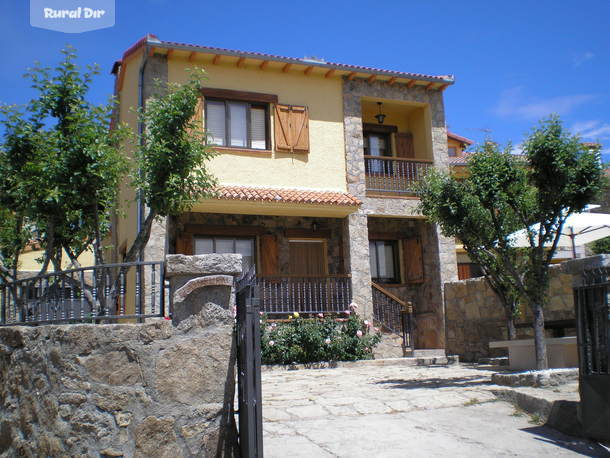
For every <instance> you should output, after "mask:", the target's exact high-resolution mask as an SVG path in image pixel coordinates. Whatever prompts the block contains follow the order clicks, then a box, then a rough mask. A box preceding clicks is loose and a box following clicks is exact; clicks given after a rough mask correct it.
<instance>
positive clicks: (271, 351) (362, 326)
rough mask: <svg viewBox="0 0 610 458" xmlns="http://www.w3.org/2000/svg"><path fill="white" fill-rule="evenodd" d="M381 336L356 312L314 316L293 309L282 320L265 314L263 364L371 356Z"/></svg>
mask: <svg viewBox="0 0 610 458" xmlns="http://www.w3.org/2000/svg"><path fill="white" fill-rule="evenodd" d="M346 312H347V311H346ZM380 340H381V334H380V333H379V332H378V330H377V329H375V330H373V328H372V326H371V325H370V323H368V322H365V321H363V320H362V319H361V318H360V317H359V316H358V314H356V313H345V312H344V313H343V314H342V315H341V316H324V315H323V314H318V315H317V316H316V317H315V318H302V317H300V316H299V314H298V313H295V314H293V315H291V316H290V319H289V321H288V322H283V323H277V322H273V323H269V322H268V320H267V317H266V316H263V317H262V319H261V356H262V362H263V364H293V363H314V362H319V361H356V360H359V359H371V358H372V357H373V349H374V348H375V346H376V345H377V344H378V343H379V341H380Z"/></svg>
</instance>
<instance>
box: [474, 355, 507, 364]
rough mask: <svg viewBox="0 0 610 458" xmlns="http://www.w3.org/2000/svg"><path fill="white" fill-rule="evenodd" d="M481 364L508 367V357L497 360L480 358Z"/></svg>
mask: <svg viewBox="0 0 610 458" xmlns="http://www.w3.org/2000/svg"><path fill="white" fill-rule="evenodd" d="M478 363H479V364H487V365H490V366H508V356H498V357H496V358H479V361H478Z"/></svg>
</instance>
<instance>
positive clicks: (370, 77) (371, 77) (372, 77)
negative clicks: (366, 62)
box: [367, 74, 377, 83]
mask: <svg viewBox="0 0 610 458" xmlns="http://www.w3.org/2000/svg"><path fill="white" fill-rule="evenodd" d="M376 79H377V75H375V74H373V75H371V76H369V77H368V78H367V81H368V82H369V83H372V82H374V81H375V80H376Z"/></svg>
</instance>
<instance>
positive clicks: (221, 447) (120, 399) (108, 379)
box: [0, 255, 241, 458]
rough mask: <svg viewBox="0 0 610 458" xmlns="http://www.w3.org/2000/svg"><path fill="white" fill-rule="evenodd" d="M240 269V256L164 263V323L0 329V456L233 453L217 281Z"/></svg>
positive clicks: (227, 348) (223, 314)
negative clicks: (171, 315)
mask: <svg viewBox="0 0 610 458" xmlns="http://www.w3.org/2000/svg"><path fill="white" fill-rule="evenodd" d="M240 270H241V257H240V256H239V255H226V256H224V257H223V256H222V255H213V256H212V257H210V258H206V257H205V256H203V257H199V256H195V257H184V256H182V257H175V258H168V261H167V272H168V276H169V277H170V278H171V281H172V283H173V284H174V288H173V290H172V292H173V303H174V307H175V309H176V310H177V311H178V312H179V315H180V317H179V320H174V323H172V321H170V320H168V319H162V318H158V319H153V320H148V321H147V322H146V323H144V324H106V325H95V324H78V325H46V326H38V327H26V326H12V327H3V328H0V401H1V402H0V457H5V456H6V457H9V456H11V457H12V456H25V457H29V456H53V457H55V456H92V457H93V456H95V457H99V456H101V457H105V456H107V457H111V456H126V457H171V458H178V457H194V456H197V457H199V456H236V448H235V447H236V430H235V422H234V419H233V399H234V391H235V371H234V367H235V356H236V354H235V352H236V346H235V341H234V336H233V325H234V318H233V313H232V312H231V311H230V307H229V303H228V298H229V297H230V291H231V284H232V282H231V281H229V280H231V278H232V277H230V276H229V277H228V276H226V275H222V274H226V273H229V274H231V275H234V274H235V273H236V272H237V271H240ZM211 301H212V302H211Z"/></svg>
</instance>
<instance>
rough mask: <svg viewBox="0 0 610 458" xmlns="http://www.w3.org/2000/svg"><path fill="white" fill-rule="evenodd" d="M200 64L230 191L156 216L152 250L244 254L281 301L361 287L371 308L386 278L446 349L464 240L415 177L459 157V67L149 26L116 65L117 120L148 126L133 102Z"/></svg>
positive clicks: (151, 256)
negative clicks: (446, 70) (230, 44)
mask: <svg viewBox="0 0 610 458" xmlns="http://www.w3.org/2000/svg"><path fill="white" fill-rule="evenodd" d="M193 66H201V67H204V68H205V70H206V72H207V74H208V80H207V81H206V82H205V87H203V88H202V90H201V94H202V102H203V103H202V107H203V120H204V121H203V122H204V126H205V128H206V129H207V131H208V133H209V134H210V138H211V142H212V143H213V144H214V145H216V149H217V151H218V152H219V153H220V154H219V155H218V156H217V157H215V158H214V159H213V160H211V161H210V163H209V164H208V167H209V170H210V171H211V172H212V173H213V174H214V175H215V176H216V177H217V178H218V180H219V183H220V187H219V189H218V191H219V196H218V198H214V199H206V200H202V201H201V202H198V203H197V204H196V205H195V206H194V207H193V208H192V210H191V212H189V213H185V214H183V215H181V216H180V217H177V218H172V219H168V220H164V221H162V222H160V223H156V224H155V226H154V228H153V232H152V236H151V241H150V243H149V244H148V246H147V248H146V252H145V259H146V260H157V259H162V258H163V257H164V255H165V254H167V253H183V254H202V253H210V252H237V253H241V254H242V255H243V256H244V260H245V263H246V265H248V266H252V265H255V266H256V270H257V275H258V276H259V277H260V278H262V279H263V280H264V281H265V283H264V284H263V286H264V290H263V299H262V300H263V306H265V307H268V308H269V307H271V309H272V310H273V311H281V310H289V308H290V307H291V306H292V305H293V304H294V303H295V301H296V302H297V303H299V304H301V305H302V304H303V303H305V302H306V304H305V305H306V306H307V308H308V310H316V306H317V305H316V303H317V302H319V301H338V302H340V303H341V304H339V305H340V306H341V307H343V306H347V304H348V303H349V302H346V300H349V297H348V296H349V295H350V289H351V295H352V296H353V301H354V302H355V303H357V304H358V305H359V306H360V308H359V312H360V313H362V314H363V315H364V316H365V317H367V318H371V317H372V316H373V292H372V283H373V284H374V285H375V286H376V287H377V288H375V291H376V294H378V293H377V292H378V291H381V292H382V294H383V295H384V297H385V298H391V296H397V297H398V298H400V299H401V300H405V301H412V302H413V304H414V308H415V320H416V339H415V344H416V348H444V345H445V337H444V312H443V309H444V307H443V287H442V285H443V284H444V282H447V281H452V280H455V279H456V278H457V270H456V257H455V241H454V240H453V239H448V238H445V237H443V236H442V235H441V233H440V230H439V229H438V228H437V227H436V226H434V225H432V224H429V223H428V222H426V220H425V219H424V218H423V217H422V216H421V215H420V214H419V213H418V212H417V209H416V207H417V204H418V202H419V200H418V199H417V197H416V196H415V195H414V194H413V186H414V184H415V183H416V182H417V180H418V179H419V177H420V176H421V175H422V173H423V172H424V171H425V170H426V169H427V168H429V167H438V168H440V169H445V170H446V169H447V166H448V157H447V130H446V128H445V113H444V104H443V90H444V89H445V88H446V87H448V86H449V85H451V84H453V78H452V77H451V76H428V75H422V74H416V73H406V72H397V71H389V70H381V69H375V68H369V67H359V66H354V65H343V64H335V63H330V62H325V61H322V60H319V59H306V58H305V59H295V58H288V57H281V56H273V55H268V54H261V53H252V52H243V51H235V50H228V49H219V48H211V47H205V46H194V45H188V44H181V43H173V42H167V41H160V40H158V39H157V38H156V37H154V36H152V35H148V36H147V37H145V38H143V39H141V40H140V41H138V42H137V43H136V44H135V45H133V46H132V47H131V48H129V49H128V50H127V51H126V52H125V54H124V55H123V58H122V59H121V60H120V61H119V62H117V63H116V64H115V66H114V69H113V73H115V75H116V94H117V96H118V100H119V103H120V106H119V110H118V118H119V119H118V120H119V121H121V122H126V123H128V124H129V125H131V127H132V128H134V129H136V128H137V126H136V118H135V115H134V113H133V111H132V108H134V107H137V106H138V105H139V100H144V101H145V100H146V99H147V98H148V97H149V95H150V94H151V91H152V88H153V81H154V80H155V79H157V78H158V79H161V80H162V81H169V82H184V81H186V79H187V69H188V68H189V67H193ZM139 91H141V92H140V93H139ZM380 115H381V116H380ZM123 193H124V196H123V197H131V198H133V197H134V195H133V192H132V191H130V190H129V189H124V190H123ZM134 208H135V206H131V207H130V208H129V213H128V216H127V218H125V219H123V220H121V221H119V222H118V224H117V225H116V227H115V228H114V229H115V230H114V231H113V236H114V237H115V246H117V247H119V251H118V254H117V259H116V260H117V261H120V260H121V259H120V253H121V251H122V252H124V250H125V249H126V247H127V246H129V245H130V244H131V242H132V240H133V239H134V237H135V234H136V230H137V217H136V215H135V210H134ZM297 278H298V279H300V280H297ZM265 288H266V289H265ZM302 288H304V289H302ZM303 291H305V292H303ZM376 297H379V296H377V295H376ZM376 300H377V299H376ZM377 306H378V307H379V306H380V305H379V304H377Z"/></svg>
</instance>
